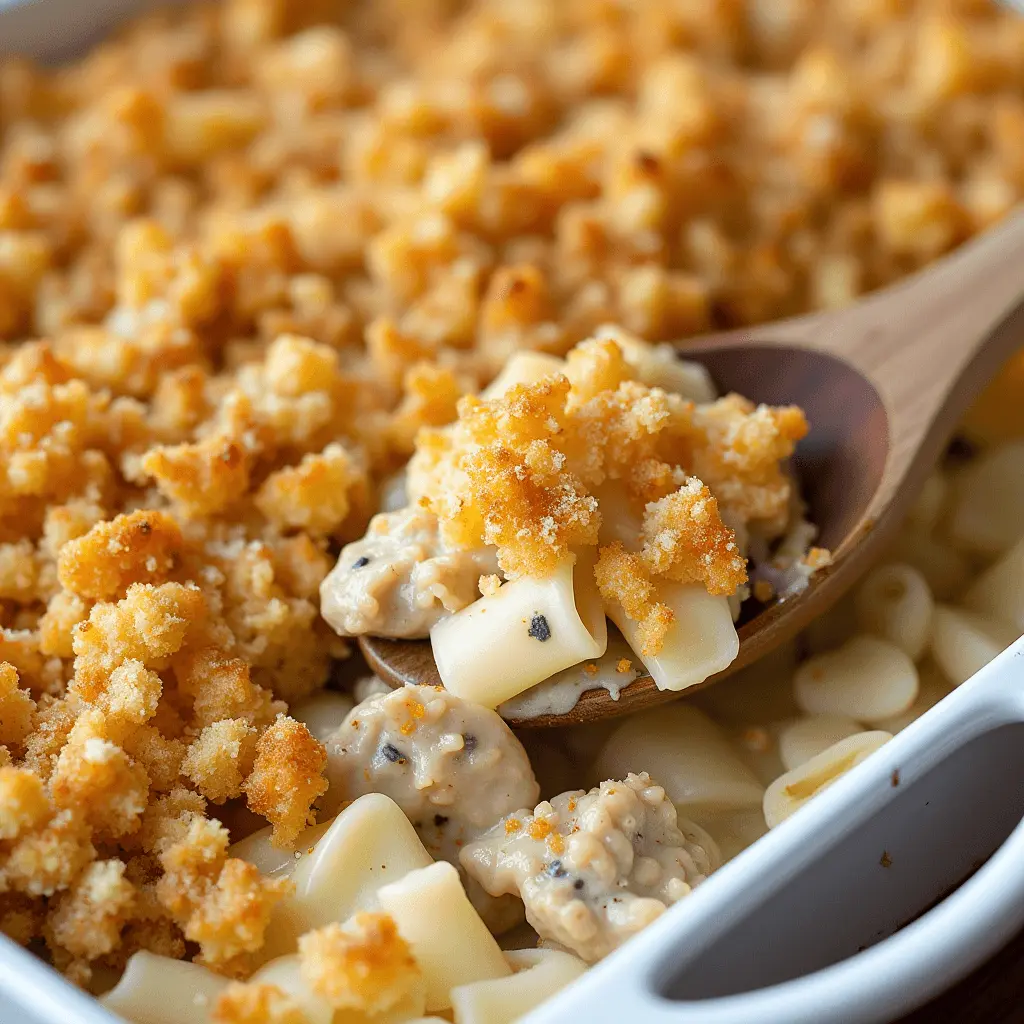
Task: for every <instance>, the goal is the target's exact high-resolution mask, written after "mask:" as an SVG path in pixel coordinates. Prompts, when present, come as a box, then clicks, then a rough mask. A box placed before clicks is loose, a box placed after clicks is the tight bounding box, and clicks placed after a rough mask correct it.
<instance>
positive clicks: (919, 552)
mask: <svg viewBox="0 0 1024 1024" xmlns="http://www.w3.org/2000/svg"><path fill="white" fill-rule="evenodd" d="M889 557H890V558H891V559H892V560H893V561H896V562H906V563H907V564H908V565H912V566H913V567H914V568H915V569H917V571H918V572H919V573H920V574H921V575H922V576H923V577H924V578H925V580H926V582H927V583H928V588H929V589H930V590H931V592H932V594H933V595H934V596H935V598H936V600H939V601H948V600H951V599H953V598H957V597H959V596H960V595H961V594H962V593H963V591H964V587H966V586H967V582H968V580H969V579H970V576H971V563H970V562H969V561H968V560H967V558H966V557H965V556H964V555H963V554H961V553H960V552H959V551H956V550H954V549H953V548H952V547H950V545H949V544H944V543H942V542H941V541H939V540H936V539H935V538H934V537H932V536H930V535H929V534H926V533H922V532H920V531H918V530H910V529H904V530H903V531H902V532H901V533H900V534H899V535H898V536H897V538H896V540H895V541H894V542H893V544H892V546H891V547H890V548H889Z"/></svg>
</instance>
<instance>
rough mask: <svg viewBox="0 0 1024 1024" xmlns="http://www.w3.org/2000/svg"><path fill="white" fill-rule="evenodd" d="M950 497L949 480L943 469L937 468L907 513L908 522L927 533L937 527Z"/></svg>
mask: <svg viewBox="0 0 1024 1024" xmlns="http://www.w3.org/2000/svg"><path fill="white" fill-rule="evenodd" d="M949 497H950V487H949V480H948V479H947V477H946V474H945V473H943V472H942V470H941V469H937V470H935V472H933V473H932V475H931V476H930V477H928V479H927V480H925V482H924V486H923V487H922V488H921V493H920V494H919V495H918V496H917V501H915V502H914V504H913V505H912V506H911V507H910V511H909V512H908V513H907V523H908V524H909V525H910V526H912V527H913V528H914V529H915V530H921V531H923V532H925V533H927V532H928V531H930V530H933V529H935V526H936V524H937V523H938V522H939V520H940V519H941V518H942V513H943V512H944V511H945V509H946V505H947V504H948V501H949Z"/></svg>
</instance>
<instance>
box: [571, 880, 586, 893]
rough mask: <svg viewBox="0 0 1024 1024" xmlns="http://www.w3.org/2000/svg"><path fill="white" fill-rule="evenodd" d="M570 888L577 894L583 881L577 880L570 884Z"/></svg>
mask: <svg viewBox="0 0 1024 1024" xmlns="http://www.w3.org/2000/svg"><path fill="white" fill-rule="evenodd" d="M572 887H573V888H574V889H575V890H576V891H577V892H579V890H580V889H582V888H583V879H582V878H577V879H576V881H575V882H573V883H572Z"/></svg>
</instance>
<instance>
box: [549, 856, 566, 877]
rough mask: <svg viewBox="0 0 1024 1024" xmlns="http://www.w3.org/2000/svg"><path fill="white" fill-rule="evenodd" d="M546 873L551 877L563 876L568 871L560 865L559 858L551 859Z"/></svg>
mask: <svg viewBox="0 0 1024 1024" xmlns="http://www.w3.org/2000/svg"><path fill="white" fill-rule="evenodd" d="M548 874H549V875H550V876H551V877H552V878H564V877H565V876H566V875H567V874H568V872H567V871H566V870H565V868H564V867H563V866H562V862H561V861H560V860H553V861H552V862H551V863H550V864H549V865H548Z"/></svg>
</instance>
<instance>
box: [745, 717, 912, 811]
mask: <svg viewBox="0 0 1024 1024" xmlns="http://www.w3.org/2000/svg"><path fill="white" fill-rule="evenodd" d="M891 739H892V735H891V734H890V733H887V732H883V731H881V730H874V731H871V732H859V733H857V734H856V735H854V736H848V737H847V738H846V739H844V740H840V741H839V742H838V743H836V744H834V745H833V746H831V747H829V748H828V749H827V750H824V751H822V752H821V753H820V754H818V755H817V756H815V757H812V758H811V759H810V760H809V761H806V762H805V763H804V764H802V765H800V767H799V768H795V769H794V770H793V771H790V772H786V774H785V775H781V776H779V778H777V779H776V780H775V781H774V782H773V783H772V784H771V785H770V786H769V787H768V788H767V789H766V790H765V794H764V818H765V821H766V822H767V823H768V827H769V828H775V826H776V825H778V824H779V823H780V822H782V821H785V819H786V818H788V817H789V816H790V815H791V814H793V813H794V812H795V811H797V810H799V809H800V808H801V807H803V805H804V804H805V803H807V801H808V800H810V799H811V797H813V796H816V795H817V794H818V793H820V792H821V791H822V790H823V789H826V788H827V787H828V786H831V785H832V783H833V782H835V781H836V780H837V779H839V778H841V777H842V776H843V775H845V774H846V773H847V772H848V771H850V769H851V768H855V767H856V766H857V765H858V764H860V763H861V761H863V760H864V759H865V758H867V757H869V756H870V755H871V754H873V753H874V752H875V751H876V750H877V749H878V748H879V747H880V746H882V745H883V744H884V743H887V742H888V741H889V740H891Z"/></svg>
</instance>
